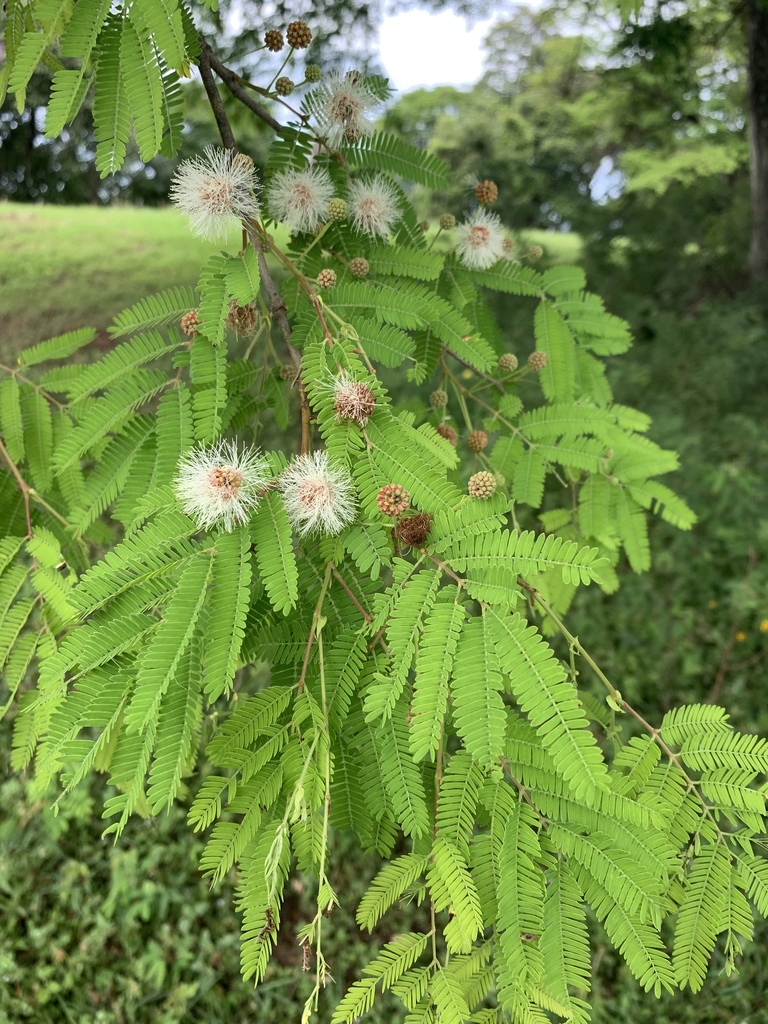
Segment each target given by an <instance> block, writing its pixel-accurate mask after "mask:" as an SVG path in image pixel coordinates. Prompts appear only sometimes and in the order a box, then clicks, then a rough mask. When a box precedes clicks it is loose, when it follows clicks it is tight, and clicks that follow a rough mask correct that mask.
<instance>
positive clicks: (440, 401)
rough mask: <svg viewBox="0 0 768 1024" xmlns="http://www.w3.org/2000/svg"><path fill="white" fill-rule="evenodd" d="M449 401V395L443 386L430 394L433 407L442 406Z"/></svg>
mask: <svg viewBox="0 0 768 1024" xmlns="http://www.w3.org/2000/svg"><path fill="white" fill-rule="evenodd" d="M447 402H448V395H447V394H446V392H445V391H443V389H442V388H438V389H437V390H436V391H433V392H432V394H431V395H430V396H429V404H430V405H431V406H432V408H433V409H439V408H440V407H441V406H443V405H446V404H447Z"/></svg>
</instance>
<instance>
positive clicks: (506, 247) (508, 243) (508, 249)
mask: <svg viewBox="0 0 768 1024" xmlns="http://www.w3.org/2000/svg"><path fill="white" fill-rule="evenodd" d="M501 248H502V251H503V253H504V258H505V259H507V260H508V259H510V258H511V256H512V253H513V252H514V251H515V240H514V238H505V239H504V241H503V242H502V243H501Z"/></svg>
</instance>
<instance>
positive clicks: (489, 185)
mask: <svg viewBox="0 0 768 1024" xmlns="http://www.w3.org/2000/svg"><path fill="white" fill-rule="evenodd" d="M475 195H476V196H477V201H478V203H483V204H484V205H488V204H489V203H495V202H496V200H497V199H498V198H499V188H498V185H497V184H496V182H495V181H488V180H486V181H481V182H479V183H478V184H477V185H476V186H475Z"/></svg>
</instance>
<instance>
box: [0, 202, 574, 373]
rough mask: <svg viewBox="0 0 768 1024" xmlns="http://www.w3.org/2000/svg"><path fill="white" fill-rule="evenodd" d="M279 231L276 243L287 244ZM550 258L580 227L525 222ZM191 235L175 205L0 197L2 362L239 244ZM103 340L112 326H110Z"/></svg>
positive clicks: (565, 250) (106, 319) (235, 236)
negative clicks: (545, 227) (568, 229)
mask: <svg viewBox="0 0 768 1024" xmlns="http://www.w3.org/2000/svg"><path fill="white" fill-rule="evenodd" d="M286 241H287V238H286V237H285V236H284V235H283V233H282V232H279V235H278V244H285V242H286ZM520 242H521V244H520V248H521V249H522V248H523V246H524V245H525V244H527V245H532V244H539V245H542V246H543V247H544V250H545V256H544V260H543V261H542V262H543V264H545V265H546V264H547V263H564V262H574V261H578V259H579V256H580V248H581V243H580V239H579V238H578V236H577V235H573V234H571V235H568V234H552V233H547V232H544V231H530V232H526V233H525V235H524V237H523V238H522V239H521V240H520ZM239 245H240V237H239V233H238V232H237V230H233V232H232V238H231V239H227V244H226V245H211V244H206V243H204V242H201V241H200V240H199V239H196V238H194V237H193V236H192V234H191V232H190V231H189V229H188V227H187V222H186V219H185V217H183V216H182V215H181V214H180V213H179V212H178V211H177V210H175V209H173V208H171V207H169V208H168V209H163V210H155V209H146V208H141V207H133V206H110V207H98V206H35V205H27V204H18V203H0V252H2V259H1V260H0V362H2V363H5V364H6V365H7V364H8V363H9V362H11V361H13V360H15V357H16V354H17V353H18V352H19V351H20V350H21V349H22V348H26V347H27V346H29V345H34V344H36V343H37V342H39V341H42V340H44V339H45V338H52V337H55V336H56V335H58V334H63V333H65V332H66V331H72V330H75V329H76V328H78V327H95V328H96V329H97V330H98V331H99V332H105V331H106V328H107V325H108V324H109V323H110V321H111V320H112V318H113V317H114V316H115V315H116V314H117V313H119V312H120V310H122V309H124V308H125V307H126V306H130V305H131V304H132V303H134V302H137V301H138V300H139V299H141V298H143V297H144V296H145V295H150V294H152V293H153V292H158V291H162V290H163V289H165V288H172V287H176V286H179V285H194V284H195V283H196V282H197V278H198V275H199V272H200V267H201V265H202V263H203V262H204V261H205V259H206V258H207V257H208V256H209V255H210V254H211V253H212V252H216V251H219V250H220V249H226V250H227V251H229V252H236V251H237V249H238V248H239ZM104 339H105V340H106V334H104Z"/></svg>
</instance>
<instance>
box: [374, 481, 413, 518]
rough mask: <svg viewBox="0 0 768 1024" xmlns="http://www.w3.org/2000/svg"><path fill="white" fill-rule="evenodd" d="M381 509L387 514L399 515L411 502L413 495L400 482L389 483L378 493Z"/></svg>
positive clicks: (378, 502)
mask: <svg viewBox="0 0 768 1024" xmlns="http://www.w3.org/2000/svg"><path fill="white" fill-rule="evenodd" d="M376 504H377V505H378V506H379V511H380V512H381V513H382V515H385V516H392V517H394V516H399V515H402V514H403V512H405V510H406V509H407V508H408V506H409V505H410V504H411V496H410V494H409V493H408V491H406V489H405V488H404V487H401V486H400V484H387V485H386V487H382V488H381V490H380V491H379V493H378V494H377V495H376Z"/></svg>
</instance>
